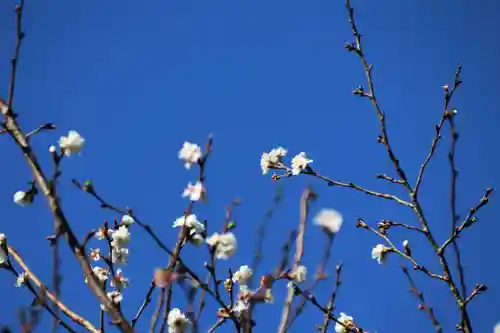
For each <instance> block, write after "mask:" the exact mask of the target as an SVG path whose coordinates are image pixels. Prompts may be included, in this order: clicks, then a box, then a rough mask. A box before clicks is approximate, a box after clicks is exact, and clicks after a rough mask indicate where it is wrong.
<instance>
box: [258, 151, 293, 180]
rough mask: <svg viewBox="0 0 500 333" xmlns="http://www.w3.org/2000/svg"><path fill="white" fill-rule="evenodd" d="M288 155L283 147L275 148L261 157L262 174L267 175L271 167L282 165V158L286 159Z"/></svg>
mask: <svg viewBox="0 0 500 333" xmlns="http://www.w3.org/2000/svg"><path fill="white" fill-rule="evenodd" d="M287 153H288V151H287V150H286V149H285V148H283V147H278V148H274V149H272V150H271V151H270V152H269V153H262V155H261V157H260V167H261V169H262V174H263V175H265V174H266V173H267V172H268V171H269V168H270V167H272V166H274V165H277V164H280V163H281V160H282V158H283V157H285V156H286V154H287Z"/></svg>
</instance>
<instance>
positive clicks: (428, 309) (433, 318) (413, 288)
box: [401, 265, 443, 333]
mask: <svg viewBox="0 0 500 333" xmlns="http://www.w3.org/2000/svg"><path fill="white" fill-rule="evenodd" d="M401 269H402V270H403V273H404V275H405V276H406V277H407V278H408V282H409V283H410V286H411V288H410V292H411V293H412V294H413V295H415V296H417V298H418V299H419V300H420V304H419V306H418V308H419V309H420V310H422V311H425V312H427V313H428V314H429V318H430V320H431V322H432V325H434V327H435V328H436V332H437V333H442V332H443V328H442V327H441V324H440V323H439V321H438V320H437V318H436V316H435V314H434V309H433V308H432V307H430V306H428V305H427V303H426V302H425V297H424V294H423V293H422V292H421V291H420V290H418V288H417V286H416V285H415V282H414V281H413V278H412V277H411V275H410V273H409V272H408V269H407V268H406V266H404V265H401Z"/></svg>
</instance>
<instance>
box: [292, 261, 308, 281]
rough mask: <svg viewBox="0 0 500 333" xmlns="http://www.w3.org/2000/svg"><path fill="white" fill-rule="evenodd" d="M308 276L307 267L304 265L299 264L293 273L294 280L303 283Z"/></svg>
mask: <svg viewBox="0 0 500 333" xmlns="http://www.w3.org/2000/svg"><path fill="white" fill-rule="evenodd" d="M306 276H307V267H306V266H304V265H299V266H298V267H297V269H295V271H293V273H292V274H291V277H292V279H293V282H295V283H297V284H298V283H302V282H304V281H305V280H306Z"/></svg>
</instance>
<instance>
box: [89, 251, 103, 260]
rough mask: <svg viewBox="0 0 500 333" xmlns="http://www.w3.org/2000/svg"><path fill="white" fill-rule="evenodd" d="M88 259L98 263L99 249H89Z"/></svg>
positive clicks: (99, 257)
mask: <svg viewBox="0 0 500 333" xmlns="http://www.w3.org/2000/svg"><path fill="white" fill-rule="evenodd" d="M90 259H92V260H94V261H99V260H100V259H101V249H90Z"/></svg>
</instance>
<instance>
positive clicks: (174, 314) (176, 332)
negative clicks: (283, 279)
mask: <svg viewBox="0 0 500 333" xmlns="http://www.w3.org/2000/svg"><path fill="white" fill-rule="evenodd" d="M167 323H168V332H169V333H185V332H186V330H187V328H188V326H189V325H191V321H190V320H189V319H188V318H187V317H186V315H185V314H184V313H182V312H181V310H179V309H178V308H174V309H172V310H170V312H169V313H168V318H167Z"/></svg>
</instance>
